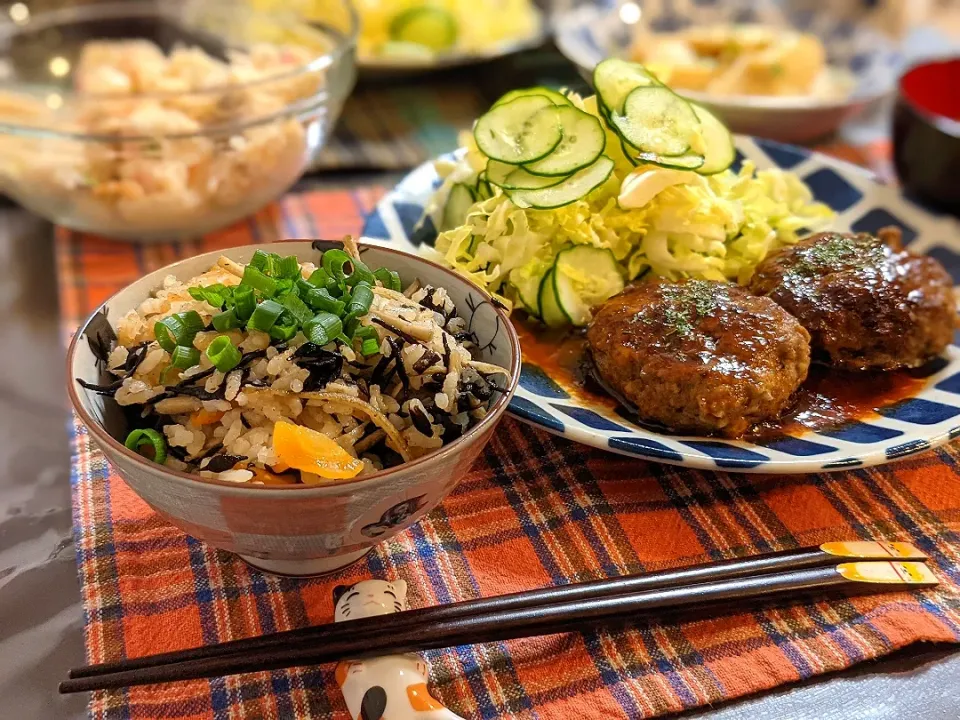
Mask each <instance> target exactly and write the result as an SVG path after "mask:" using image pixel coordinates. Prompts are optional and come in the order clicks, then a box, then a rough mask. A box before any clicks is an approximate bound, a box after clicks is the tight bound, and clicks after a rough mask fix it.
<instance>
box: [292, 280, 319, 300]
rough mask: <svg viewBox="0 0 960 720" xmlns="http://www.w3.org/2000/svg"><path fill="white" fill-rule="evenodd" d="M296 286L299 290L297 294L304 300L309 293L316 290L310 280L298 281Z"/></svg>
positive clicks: (295, 283)
mask: <svg viewBox="0 0 960 720" xmlns="http://www.w3.org/2000/svg"><path fill="white" fill-rule="evenodd" d="M294 285H295V286H296V288H297V290H299V292H298V293H297V294H298V295H299V296H300V297H302V298H305V297H306V296H307V293H308V292H310V291H311V290H315V289H316V286H315V285H311V284H310V281H309V280H304V279H303V278H300V279H298V280H296V281H295V282H294Z"/></svg>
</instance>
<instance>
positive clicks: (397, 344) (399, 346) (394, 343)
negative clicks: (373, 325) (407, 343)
mask: <svg viewBox="0 0 960 720" xmlns="http://www.w3.org/2000/svg"><path fill="white" fill-rule="evenodd" d="M387 343H388V344H389V345H390V350H391V353H390V354H391V355H393V357H394V358H395V359H396V362H395V363H394V365H393V367H394V370H396V371H397V374H398V375H399V376H400V384H401V385H403V389H404V390H406V389H407V388H409V387H410V378H409V377H407V369H406V368H405V367H404V366H403V356H402V355H401V354H400V351H401V350H403V342H402V341H401V340H399V339H398V338H393V337H388V338H387ZM415 343H416V340H414V344H415Z"/></svg>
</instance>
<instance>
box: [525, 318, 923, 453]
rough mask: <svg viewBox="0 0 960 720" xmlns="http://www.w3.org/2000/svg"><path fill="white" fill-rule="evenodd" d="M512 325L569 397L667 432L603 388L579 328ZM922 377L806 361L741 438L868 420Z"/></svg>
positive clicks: (530, 358) (532, 359) (533, 360)
mask: <svg viewBox="0 0 960 720" xmlns="http://www.w3.org/2000/svg"><path fill="white" fill-rule="evenodd" d="M516 328H517V334H518V335H519V336H520V347H521V350H522V353H523V360H524V362H527V363H530V364H532V365H536V366H537V367H539V368H540V369H541V370H543V371H544V372H545V373H546V374H547V375H549V376H550V378H552V379H553V380H554V381H555V382H556V383H557V384H559V385H560V386H561V387H562V388H563V389H564V390H566V391H567V392H568V393H570V395H572V396H573V397H575V398H578V399H580V400H582V401H584V402H589V403H590V404H591V405H594V406H600V407H605V408H608V409H610V410H615V411H616V412H617V413H618V414H619V415H620V416H621V417H622V418H624V419H627V420H629V421H630V422H632V423H634V424H636V425H638V426H639V427H642V428H644V429H646V430H649V431H651V432H657V433H660V434H671V432H670V431H669V430H667V429H666V428H664V427H662V426H659V425H657V424H655V423H651V422H649V421H646V420H643V419H641V418H638V417H637V416H636V413H635V411H634V410H633V409H632V408H630V406H629V405H628V404H627V403H625V402H623V401H622V400H620V399H618V398H616V397H615V395H614V393H612V392H611V391H610V390H609V388H607V387H606V386H605V384H604V383H603V381H602V379H600V378H599V377H598V376H597V375H596V373H595V372H594V370H593V365H592V363H591V362H590V352H589V349H588V348H587V340H586V337H585V335H584V333H583V331H582V330H565V331H557V330H544V329H543V328H542V327H534V326H533V325H532V324H528V323H527V322H524V321H517V322H516ZM933 362H937V360H934V361H933ZM928 375H930V372H929V370H928V369H927V368H917V369H914V370H894V371H888V372H880V371H878V372H845V371H843V370H836V369H833V368H829V367H826V366H824V365H816V364H815V365H811V366H810V372H809V374H808V376H807V379H806V381H804V383H803V385H801V386H800V388H799V389H798V390H797V392H796V393H794V396H793V399H792V402H791V406H790V408H789V409H788V410H787V412H786V413H784V414H783V416H781V417H780V418H777V419H774V420H769V421H766V422H763V423H759V424H757V425H755V426H754V427H752V428H751V429H750V430H749V431H748V432H747V433H746V434H745V435H744V436H743V439H744V440H747V441H752V442H766V441H770V440H774V439H776V438H779V437H783V436H784V435H790V436H793V437H798V436H801V435H804V434H806V433H810V432H814V431H818V430H829V429H834V428H838V427H841V426H843V425H845V424H847V423H849V422H851V421H855V420H862V419H864V418H868V417H870V416H873V415H875V414H876V412H877V410H880V409H883V408H885V407H889V406H890V405H894V404H895V403H897V402H899V401H901V400H903V399H905V398H908V397H911V396H913V395H915V394H916V393H917V392H918V391H919V390H920V389H921V388H922V387H923V386H924V384H925V383H926V379H925V378H926V377H928Z"/></svg>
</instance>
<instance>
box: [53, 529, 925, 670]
mask: <svg viewBox="0 0 960 720" xmlns="http://www.w3.org/2000/svg"><path fill="white" fill-rule="evenodd" d="M894 557H895V558H898V559H901V560H925V559H926V555H924V554H923V553H922V552H920V551H919V550H918V549H917V548H916V547H914V546H913V545H910V544H908V543H881V542H873V541H856V542H854V543H851V542H845V543H844V542H840V543H824V544H823V545H820V546H815V547H807V548H797V549H795V550H781V551H778V552H772V553H766V554H763V555H753V556H750V557H743V558H732V559H728V560H721V561H718V562H713V563H706V564H702V565H694V566H690V567H685V568H676V569H672V570H665V571H662V572H653V573H646V574H643V575H628V576H624V577H618V578H610V579H604V580H595V581H591V582H585V583H577V584H574V585H562V586H559V587H549V588H543V589H540V590H532V591H527V592H520V593H512V594H509V595H500V596H497V597H492V598H481V599H478V600H469V601H466V602H460V603H451V604H448V605H440V606H436V607H427V608H421V609H416V610H408V611H406V612H403V613H397V614H396V615H385V616H379V617H376V618H363V619H360V620H351V621H347V622H340V623H336V624H334V623H329V624H326V625H319V626H314V627H308V628H300V629H297V630H289V631H286V632H280V633H273V634H270V635H264V636H261V637H254V638H245V639H242V640H233V641H230V642H225V643H219V644H216V645H205V646H202V647H198V648H192V649H189V650H178V651H174V652H168V653H159V654H156V655H147V656H144V657H139V658H131V659H127V660H120V661H117V662H110V663H102V664H99V665H87V666H85V667H80V668H75V669H73V670H71V671H70V672H69V674H68V677H70V678H82V677H94V676H97V675H105V674H109V673H115V672H120V671H123V670H136V669H139V668H147V667H155V666H157V665H166V664H169V663H174V662H185V661H187V660H201V659H203V658H212V657H224V656H226V655H231V654H235V653H252V652H259V651H262V650H266V649H269V648H279V647H290V646H292V645H294V644H296V643H309V644H311V645H313V646H317V645H320V644H327V643H333V642H341V641H344V640H349V639H355V638H360V637H367V636H369V635H371V634H375V635H379V634H381V633H386V632H396V631H397V630H399V629H401V628H406V627H414V626H419V625H422V624H426V623H430V622H443V621H449V620H454V619H457V618H461V617H468V616H471V615H479V614H481V613H487V612H502V611H506V610H519V609H522V608H527V607H537V606H540V605H547V604H551V603H556V602H569V601H574V600H588V599H591V598H602V597H612V596H614V595H623V594H626V593H632V592H642V591H645V590H657V589H665V588H671V587H679V586H682V585H690V584H693V583H701V582H712V581H716V580H729V579H733V578H738V577H744V576H747V575H760V574H763V573H772V572H778V571H783V570H800V569H804V568H815V567H829V566H833V565H837V564H839V563H841V562H848V561H850V560H851V559H864V560H865V559H871V558H877V559H882V558H894Z"/></svg>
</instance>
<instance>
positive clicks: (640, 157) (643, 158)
mask: <svg viewBox="0 0 960 720" xmlns="http://www.w3.org/2000/svg"><path fill="white" fill-rule="evenodd" d="M634 159H635V160H636V162H637V164H639V163H647V164H649V165H659V166H660V167H665V168H672V169H674V170H699V169H700V168H701V167H703V163H704V157H703V155H698V154H697V153H687V154H686V155H657V154H656V153H650V152H640V153H637V155H636V157H635V158H634Z"/></svg>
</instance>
